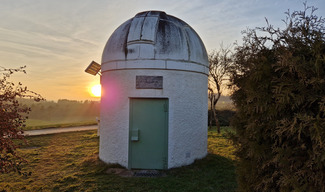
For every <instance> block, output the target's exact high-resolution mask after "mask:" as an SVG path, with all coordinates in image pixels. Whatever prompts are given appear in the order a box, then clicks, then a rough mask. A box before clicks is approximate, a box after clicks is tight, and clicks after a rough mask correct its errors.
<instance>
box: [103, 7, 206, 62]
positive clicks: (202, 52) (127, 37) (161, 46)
mask: <svg viewBox="0 0 325 192" xmlns="http://www.w3.org/2000/svg"><path fill="white" fill-rule="evenodd" d="M123 60H124V61H126V60H170V61H183V62H190V63H195V64H199V65H201V66H202V65H203V66H205V67H208V66H209V62H208V57H207V52H206V49H205V47H204V44H203V42H202V40H201V39H200V37H199V36H198V34H197V33H196V32H195V31H194V30H193V29H192V28H191V27H190V26H189V25H188V24H187V23H185V22H184V21H182V20H180V19H178V18H176V17H174V16H171V15H167V14H166V13H165V12H161V11H146V12H141V13H138V14H137V15H136V16H135V17H133V18H131V19H129V20H128V21H126V22H124V23H123V24H122V25H120V26H119V27H118V28H117V29H116V30H115V31H114V32H113V34H112V35H111V37H110V38H109V40H108V42H107V43H106V46H105V48H104V51H103V55H102V64H104V65H105V64H106V63H107V64H108V63H111V62H115V61H123Z"/></svg>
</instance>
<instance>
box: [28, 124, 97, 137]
mask: <svg viewBox="0 0 325 192" xmlns="http://www.w3.org/2000/svg"><path fill="white" fill-rule="evenodd" d="M97 128H98V125H90V126H79V127H67V128H50V129H39V130H30V131H24V135H25V136H34V135H47V134H54V133H65V132H75V131H88V130H97Z"/></svg>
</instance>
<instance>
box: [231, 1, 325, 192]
mask: <svg viewBox="0 0 325 192" xmlns="http://www.w3.org/2000/svg"><path fill="white" fill-rule="evenodd" d="M315 10H316V9H315V8H314V7H307V6H306V5H305V9H304V10H303V11H294V12H292V13H290V12H289V11H288V12H287V18H286V20H285V23H286V28H285V29H279V28H274V27H273V26H272V25H270V24H268V23H267V26H266V27H262V28H256V29H248V30H247V31H245V32H244V39H243V40H244V43H243V45H240V46H239V45H237V47H236V51H235V56H234V57H235V63H234V68H233V71H232V77H231V81H232V85H233V87H234V94H233V96H232V99H233V101H234V104H235V106H236V108H237V111H236V115H235V118H234V123H233V126H234V128H235V129H236V135H233V138H232V139H233V141H234V143H235V144H236V146H237V156H238V158H239V161H238V168H237V169H238V170H237V172H238V182H239V191H309V192H310V191H325V150H324V149H325V37H324V32H325V27H324V22H325V20H324V19H323V18H321V17H318V16H316V15H314V11H315ZM263 34H265V36H263Z"/></svg>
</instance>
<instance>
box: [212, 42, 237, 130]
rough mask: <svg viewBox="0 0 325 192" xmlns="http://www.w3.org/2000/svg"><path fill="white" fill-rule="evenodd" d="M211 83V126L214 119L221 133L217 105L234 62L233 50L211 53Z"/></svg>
mask: <svg viewBox="0 0 325 192" xmlns="http://www.w3.org/2000/svg"><path fill="white" fill-rule="evenodd" d="M209 63H210V66H209V84H208V96H209V101H210V109H211V111H212V113H210V114H211V116H210V122H209V128H211V126H212V120H213V119H214V120H215V122H216V126H217V131H218V133H220V123H219V120H218V118H217V112H216V105H217V103H218V101H219V99H220V97H221V94H222V91H223V90H224V84H225V82H226V81H227V80H228V75H227V73H228V71H229V67H230V65H231V63H232V60H231V52H230V50H229V49H228V48H223V47H222V46H221V49H220V50H219V51H213V52H211V53H210V54H209Z"/></svg>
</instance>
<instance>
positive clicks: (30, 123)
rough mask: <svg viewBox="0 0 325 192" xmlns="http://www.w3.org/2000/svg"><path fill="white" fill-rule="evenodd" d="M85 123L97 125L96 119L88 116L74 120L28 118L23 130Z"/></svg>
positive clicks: (73, 125)
mask: <svg viewBox="0 0 325 192" xmlns="http://www.w3.org/2000/svg"><path fill="white" fill-rule="evenodd" d="M92 119H93V120H92ZM86 125H97V121H96V119H95V118H88V119H83V120H80V119H76V120H55V121H48V120H39V119H28V120H27V121H26V127H25V128H24V131H28V130H35V129H47V128H65V127H75V126H86Z"/></svg>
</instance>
